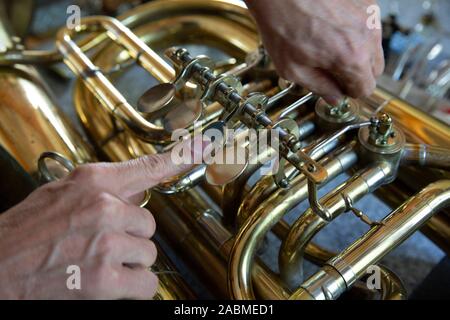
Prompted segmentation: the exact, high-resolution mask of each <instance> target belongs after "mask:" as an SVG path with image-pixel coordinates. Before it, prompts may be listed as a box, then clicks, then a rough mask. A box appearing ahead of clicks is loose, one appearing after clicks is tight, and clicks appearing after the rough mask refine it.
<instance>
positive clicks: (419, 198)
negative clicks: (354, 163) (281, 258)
mask: <svg viewBox="0 0 450 320" xmlns="http://www.w3.org/2000/svg"><path fill="white" fill-rule="evenodd" d="M449 205H450V180H441V181H438V182H435V183H432V184H430V185H429V186H428V187H426V188H424V189H423V190H422V191H420V192H419V193H418V194H417V195H415V196H413V197H411V198H410V199H409V200H408V201H407V202H405V203H404V204H403V205H402V206H400V207H399V208H398V209H397V210H394V211H393V212H392V213H391V214H389V215H388V216H387V217H386V218H384V219H383V221H382V223H381V224H380V225H378V226H375V227H373V228H372V229H370V230H369V231H368V232H367V233H366V234H365V235H364V236H362V237H361V238H360V239H358V240H357V241H355V242H354V243H353V244H352V245H351V246H349V247H348V248H347V249H345V250H344V251H343V252H342V253H340V254H339V255H338V256H336V257H335V258H333V259H332V260H330V261H329V262H328V263H327V265H326V266H324V267H323V268H322V269H321V270H320V271H319V272H317V273H316V274H315V275H313V276H312V277H311V278H310V279H308V280H307V281H306V282H305V283H304V284H303V285H302V286H301V287H300V288H299V289H298V290H297V291H296V292H295V293H294V294H293V295H292V296H291V299H297V298H302V297H304V296H305V295H306V296H308V297H309V298H313V299H337V298H338V297H339V296H340V295H341V294H342V293H343V292H345V291H346V290H347V289H348V288H350V287H351V286H352V285H353V284H354V283H355V282H356V281H357V280H358V279H359V278H361V277H362V276H363V275H364V274H365V273H366V272H367V268H368V267H370V266H372V265H374V264H376V263H377V262H378V261H379V260H380V259H382V258H383V257H384V256H385V255H387V254H388V253H389V252H391V251H392V250H394V249H395V248H396V247H398V246H399V245H400V244H402V243H403V242H404V241H405V240H406V239H408V237H409V236H411V234H413V233H414V232H416V231H417V230H418V229H419V228H420V227H421V226H422V225H424V224H425V223H426V222H427V220H428V219H430V218H431V217H432V216H433V215H434V214H435V213H437V212H438V211H439V210H441V209H443V208H446V207H448V206H449Z"/></svg>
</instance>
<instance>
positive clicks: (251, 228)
mask: <svg viewBox="0 0 450 320" xmlns="http://www.w3.org/2000/svg"><path fill="white" fill-rule="evenodd" d="M355 162H356V153H355V152H354V151H348V150H347V151H344V152H343V153H341V154H339V155H338V156H336V157H335V158H333V159H330V160H329V163H326V164H325V168H326V170H327V171H328V176H329V177H328V179H332V178H333V177H336V176H337V175H338V174H340V173H342V172H344V171H345V170H347V169H348V168H350V167H351V166H352V165H353V164H354V163H355ZM306 197H307V182H306V180H305V177H304V176H303V175H300V176H298V177H297V178H296V179H295V181H294V183H293V186H292V188H291V189H288V190H278V191H277V192H275V193H274V194H273V195H272V196H270V197H269V198H268V199H267V200H266V201H265V202H264V203H263V204H262V205H261V206H259V207H258V209H257V210H256V212H255V213H254V214H252V215H251V216H250V217H249V219H247V221H246V222H245V223H244V225H243V226H242V228H241V229H240V231H239V232H238V234H237V236H236V239H235V243H234V246H233V249H232V251H231V254H230V257H231V258H230V263H229V267H228V285H229V290H230V295H231V296H232V298H233V299H239V300H244V299H245V300H250V299H254V294H253V286H252V283H251V277H250V275H251V270H252V266H253V263H254V262H253V259H254V256H255V252H256V249H257V248H258V246H259V244H260V243H261V241H262V240H263V239H264V236H265V235H266V233H267V232H269V231H270V229H271V228H272V227H273V226H274V225H275V224H276V223H277V222H278V221H279V220H280V219H281V218H282V217H283V216H284V215H285V214H286V213H287V212H288V211H289V210H291V209H292V208H293V207H295V205H296V204H298V203H299V202H301V201H302V200H304V199H305V198H306Z"/></svg>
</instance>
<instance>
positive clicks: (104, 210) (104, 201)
mask: <svg viewBox="0 0 450 320" xmlns="http://www.w3.org/2000/svg"><path fill="white" fill-rule="evenodd" d="M92 206H93V209H94V210H95V211H96V212H97V213H98V214H102V215H104V214H112V213H113V212H114V211H115V210H113V209H114V208H115V207H116V206H117V200H116V198H115V197H114V196H113V195H112V194H109V193H107V192H103V191H102V192H98V193H95V194H94V195H93V199H92Z"/></svg>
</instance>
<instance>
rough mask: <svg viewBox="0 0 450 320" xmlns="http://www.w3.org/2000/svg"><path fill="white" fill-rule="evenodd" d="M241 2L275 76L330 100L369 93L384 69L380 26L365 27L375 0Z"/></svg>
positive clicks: (255, 0)
mask: <svg viewBox="0 0 450 320" xmlns="http://www.w3.org/2000/svg"><path fill="white" fill-rule="evenodd" d="M246 3H247V5H248V7H249V10H250V12H251V13H252V14H253V16H254V18H255V20H256V22H257V24H258V26H259V29H260V31H261V35H262V39H263V42H264V45H265V47H266V49H267V51H268V52H269V55H270V56H271V57H272V59H273V62H274V64H275V66H276V68H277V70H278V72H279V74H280V76H282V77H283V78H285V79H287V80H289V81H292V82H295V83H297V84H300V85H302V86H304V87H305V88H307V89H309V90H311V91H313V92H314V93H316V94H318V95H320V96H322V97H324V98H325V100H327V101H328V102H329V103H331V104H337V103H338V102H339V101H340V100H341V99H342V98H343V96H344V95H345V96H350V97H353V98H358V97H360V96H368V95H370V94H371V93H372V92H373V90H374V89H375V86H376V78H377V77H378V76H380V75H381V74H382V73H383V70H384V56H383V49H382V33H381V28H369V26H368V25H367V21H368V19H369V15H368V14H367V9H368V8H369V6H371V5H376V3H377V2H376V1H375V0H333V1H329V0H315V1H305V0H285V1H273V0H246ZM375 18H377V17H375ZM380 25H381V23H380ZM371 29H372V30H371Z"/></svg>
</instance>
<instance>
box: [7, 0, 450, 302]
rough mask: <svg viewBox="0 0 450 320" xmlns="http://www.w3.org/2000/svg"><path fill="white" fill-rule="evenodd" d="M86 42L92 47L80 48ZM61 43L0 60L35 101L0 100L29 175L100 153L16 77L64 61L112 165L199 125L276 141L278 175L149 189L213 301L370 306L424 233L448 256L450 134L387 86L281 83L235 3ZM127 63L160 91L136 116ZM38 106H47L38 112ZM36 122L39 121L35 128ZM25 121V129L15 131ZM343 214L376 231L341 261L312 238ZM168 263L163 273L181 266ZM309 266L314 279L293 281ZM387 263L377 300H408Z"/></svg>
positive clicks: (193, 174) (201, 178)
mask: <svg viewBox="0 0 450 320" xmlns="http://www.w3.org/2000/svg"><path fill="white" fill-rule="evenodd" d="M88 32H89V34H88V35H85V34H86V33H88ZM0 34H1V33H0ZM80 34H84V35H85V37H84V38H81V39H77V38H76V37H77V36H78V35H80ZM189 44H199V45H206V46H209V47H213V48H216V49H218V50H220V51H222V52H223V53H224V54H225V55H227V56H228V57H232V59H228V60H227V61H226V63H222V62H219V63H217V61H216V62H215V61H213V60H212V59H210V58H208V57H206V56H197V57H196V56H194V55H192V54H191V53H190V52H189V50H187V49H184V48H183V47H185V46H187V45H189ZM174 46H176V48H174ZM57 49H58V50H57V51H47V52H35V51H27V50H23V48H17V47H14V46H13V45H12V44H11V43H10V44H9V49H8V50H6V51H4V52H3V53H0V65H1V66H2V67H1V68H2V70H1V72H0V89H1V90H4V88H5V86H6V85H10V86H11V89H14V90H18V91H17V93H12V90H10V92H11V93H10V95H13V94H14V97H17V96H21V97H30V98H31V99H29V100H27V101H23V102H22V103H20V105H16V104H15V103H14V102H13V101H10V100H8V99H7V100H5V101H2V100H0V104H2V105H5V106H6V108H1V109H0V112H1V113H11V114H17V115H19V116H17V117H16V118H15V120H14V121H13V120H11V118H9V120H8V118H6V116H5V117H4V116H3V114H2V115H0V128H1V129H2V131H0V143H1V144H2V145H4V146H6V147H7V149H8V150H9V151H10V153H11V154H12V155H13V156H15V157H16V158H17V159H18V160H19V162H20V163H21V164H22V165H23V166H24V167H25V168H26V169H27V170H28V171H29V172H33V173H34V171H35V169H36V166H35V164H36V163H37V159H38V158H39V154H40V153H42V152H45V151H53V152H58V153H60V154H62V155H64V156H65V157H67V158H68V159H70V160H72V161H73V162H74V164H75V165H80V164H82V163H86V162H89V161H95V159H96V157H95V155H94V153H93V152H92V151H91V149H90V148H89V147H87V146H86V144H85V143H84V142H83V141H82V140H81V139H80V138H79V136H78V135H77V134H76V133H75V132H74V131H72V129H70V128H71V127H70V125H69V124H67V123H66V122H65V121H66V120H63V119H64V118H63V117H62V116H61V115H60V114H59V112H58V110H57V108H56V107H55V106H54V105H53V104H51V102H50V100H49V98H48V93H46V92H44V91H42V90H38V89H36V88H37V83H38V82H37V80H29V78H27V80H25V79H24V76H23V73H21V72H22V71H21V70H25V69H27V70H31V68H32V67H30V66H29V65H30V64H31V65H32V64H51V63H55V62H59V61H64V62H65V63H66V64H67V65H68V66H69V67H70V68H71V70H72V71H73V72H74V73H75V74H76V75H77V76H78V80H77V84H76V87H75V92H74V100H75V106H76V111H77V113H78V116H79V118H80V120H81V122H82V123H83V125H84V127H85V129H86V131H87V133H88V135H89V137H90V139H91V141H92V142H93V144H94V146H95V148H96V150H98V151H100V152H101V153H102V154H103V155H106V156H107V157H108V159H109V160H111V161H123V160H128V159H131V158H136V157H139V156H143V155H146V154H154V153H158V152H164V151H168V150H170V149H171V148H172V147H173V144H171V142H172V141H171V135H172V133H173V131H174V130H175V129H186V130H187V131H189V132H193V131H195V127H196V126H198V125H203V126H204V127H215V128H216V127H219V128H220V129H221V130H224V129H225V128H235V127H239V128H241V129H242V130H244V131H245V130H250V129H262V128H266V129H270V130H275V131H276V132H277V134H278V135H279V139H278V142H279V144H280V150H281V152H280V155H281V158H280V164H281V165H280V168H279V170H278V171H277V172H276V174H275V175H273V176H262V177H259V178H258V180H257V182H256V183H252V184H250V182H249V180H250V178H251V177H254V176H255V173H257V171H258V169H260V168H261V166H262V164H261V163H257V164H248V163H247V164H245V165H242V166H240V167H238V168H236V167H231V166H228V165H223V166H220V167H219V166H214V165H199V166H197V167H196V168H195V169H193V170H192V171H190V172H187V173H186V174H185V175H184V176H180V177H175V178H174V179H173V180H171V181H168V182H167V183H165V184H163V185H161V186H159V187H158V188H156V189H155V190H153V191H152V197H151V200H150V202H149V204H148V206H149V208H150V209H151V211H152V212H153V213H154V214H155V218H156V220H157V223H158V230H159V231H160V232H161V234H162V236H163V238H165V239H166V241H167V242H168V243H169V244H170V245H171V247H172V250H173V251H174V252H175V254H176V255H179V256H180V257H181V258H182V259H183V260H186V261H187V263H188V265H189V266H190V267H191V268H190V269H192V270H193V272H195V273H196V274H197V275H198V276H199V277H200V278H201V279H202V282H203V284H204V285H205V286H207V287H209V289H210V290H211V292H213V293H214V295H215V296H217V297H221V298H233V299H255V298H258V299H337V298H339V297H340V296H341V295H342V294H343V293H345V292H346V291H349V290H351V291H352V292H355V293H356V294H357V295H360V296H365V297H366V296H368V295H371V294H372V293H371V292H370V290H369V289H367V288H365V287H364V286H361V282H360V280H361V279H362V278H364V276H365V275H366V270H367V269H368V268H369V267H371V266H374V265H376V264H377V263H378V262H379V261H380V259H382V258H383V257H384V256H385V255H386V254H388V253H389V252H390V251H392V250H393V249H394V248H396V247H397V246H398V245H400V244H401V243H402V242H403V241H405V240H406V239H407V238H408V237H409V236H410V235H411V234H413V233H415V232H417V231H419V230H421V231H422V232H424V233H425V234H426V235H427V236H428V237H429V238H430V239H432V240H433V241H434V242H435V243H436V244H437V245H438V246H439V247H440V248H442V250H444V251H445V252H446V253H450V217H449V213H448V206H449V204H450V203H449V201H450V176H449V173H448V170H449V169H450V149H448V148H449V146H450V128H449V127H448V126H446V125H445V124H443V123H441V122H439V121H438V120H435V119H433V118H431V117H430V116H429V115H427V114H425V113H423V112H421V111H418V110H417V109H415V108H414V107H412V106H410V105H408V104H407V103H405V102H403V101H402V100H399V99H397V98H395V97H393V96H391V95H389V94H388V93H386V92H384V91H383V90H381V89H377V90H376V92H375V93H374V94H373V96H371V97H369V98H367V99H361V100H352V99H348V100H345V101H343V102H342V103H341V104H339V105H336V106H330V105H328V104H327V103H325V102H324V100H323V99H321V98H320V97H317V96H315V95H314V94H313V93H309V92H306V91H304V90H303V89H302V88H299V87H298V86H296V85H294V84H291V83H288V82H287V81H284V80H283V79H279V77H278V76H277V74H276V71H275V70H274V68H273V66H272V64H271V63H270V58H269V57H268V56H267V54H266V53H265V51H264V49H263V48H262V47H261V46H260V40H259V37H258V33H257V29H256V26H255V25H254V22H253V20H252V19H251V17H250V16H249V14H248V12H247V10H246V8H245V7H244V5H243V4H242V3H241V2H238V1H234V0H157V1H152V2H150V3H146V4H144V5H141V6H138V7H136V8H134V9H132V10H130V11H128V12H127V13H126V14H125V15H123V16H120V17H118V19H117V20H116V19H113V18H110V17H89V18H85V19H82V21H81V24H80V25H79V26H77V27H76V28H74V29H67V28H63V29H62V30H61V31H60V32H59V33H58V36H57ZM91 52H93V53H91ZM163 52H165V55H166V59H164V58H163ZM130 62H135V63H137V64H138V65H139V66H140V67H142V68H143V69H145V70H146V71H148V72H149V73H150V74H151V76H152V77H153V80H152V81H153V82H154V83H155V85H154V87H152V88H151V89H150V90H149V91H147V92H146V93H145V94H144V95H143V96H142V97H141V99H140V100H139V101H138V102H137V107H136V106H133V105H136V103H131V102H130V100H129V99H127V98H125V96H124V94H123V93H121V92H120V91H119V89H118V87H119V85H118V83H119V82H120V79H121V77H124V75H125V74H126V73H127V70H128V69H129V68H130V65H131V63H130ZM13 65H14V66H13ZM8 72H10V73H11V75H9V73H8ZM8 77H12V78H8ZM2 79H3V80H2ZM9 79H18V80H14V81H12V80H9ZM158 82H159V84H157V83H158ZM24 87H26V90H27V92H28V93H27V94H26V95H24V93H23V92H24V91H23V90H25V89H24ZM30 88H34V89H33V90H34V91H33V93H29V92H30V91H29V90H30ZM21 90H22V91H21ZM259 92H261V93H259ZM1 97H2V98H4V97H5V95H1ZM37 99H39V102H42V105H40V106H38V107H37V108H36V107H34V106H35V104H36V101H37ZM19 108H21V109H19ZM30 112H34V113H35V114H34V116H33V121H30V122H27V119H28V120H29V118H28V115H29V113H30ZM180 114H181V116H180ZM6 115H8V114H6ZM177 116H178V117H177ZM180 118H181V119H180ZM44 119H45V120H46V121H44ZM63 121H64V122H63ZM63 123H64V124H63ZM22 127H23V128H28V129H30V130H31V131H30V132H32V133H31V134H30V133H28V132H17V131H16V130H15V129H16V128H22ZM5 128H6V129H5ZM8 130H9V131H8ZM34 132H38V133H42V134H41V135H39V136H38V137H34V136H33V133H34ZM26 139H29V140H26ZM31 139H33V142H31ZM27 143H28V145H27ZM31 145H33V147H32V148H31V147H30V146H31ZM22 146H23V147H24V149H25V151H24V150H22V149H21V147H22ZM247 148H248V146H247ZM31 151H32V152H31ZM418 168H420V170H418ZM344 172H348V173H350V174H351V178H350V179H348V180H347V181H346V182H344V183H343V184H341V185H340V186H338V187H337V188H336V189H335V190H333V191H332V192H331V193H329V194H327V195H325V196H324V197H322V198H319V196H318V189H319V188H321V187H322V186H324V185H325V184H328V183H330V182H332V181H333V180H334V179H335V178H336V177H337V176H338V175H340V174H341V173H344ZM370 193H377V195H379V196H380V197H382V198H383V199H384V200H385V201H386V203H388V204H389V205H390V206H391V207H392V208H393V211H392V213H391V214H389V215H388V216H387V217H386V218H385V219H383V220H382V221H379V222H377V221H372V220H371V219H370V218H369V216H368V215H367V214H366V213H363V212H361V211H360V210H358V209H357V202H358V201H359V200H361V199H362V198H364V197H365V196H367V195H368V194H370ZM303 201H308V202H309V204H310V208H309V209H308V210H307V211H306V212H304V213H303V214H302V215H300V216H299V218H298V220H297V221H296V222H295V223H294V224H293V225H292V226H290V225H288V224H287V223H286V222H285V221H284V220H283V217H284V216H285V215H286V214H287V213H288V212H290V211H291V210H293V209H294V208H295V207H296V206H297V205H298V204H299V203H301V202H303ZM346 212H351V213H353V214H354V216H355V219H360V220H361V223H365V224H367V225H368V226H369V228H370V230H369V231H368V232H367V233H366V234H364V235H362V236H361V238H360V239H358V240H357V241H355V242H354V243H353V244H352V245H351V246H349V247H348V248H347V249H346V250H344V251H342V252H340V253H335V252H330V251H328V250H326V249H325V248H322V247H320V246H318V245H316V244H314V243H313V242H312V238H313V237H314V236H315V235H316V234H317V233H318V232H319V231H321V230H322V229H323V228H324V227H325V226H327V225H328V224H331V223H333V220H334V219H336V218H337V217H338V216H340V215H342V214H343V213H346ZM269 232H274V233H275V235H276V236H277V237H278V238H279V239H280V240H281V241H282V245H281V248H280V252H279V257H278V260H279V269H280V272H279V274H277V273H276V272H274V271H273V270H271V269H270V268H269V266H267V265H266V264H265V263H264V262H263V261H262V260H261V259H260V258H258V255H257V252H258V250H259V249H260V248H261V246H262V245H263V242H264V239H265V237H266V236H267V234H268V233H269ZM160 252H161V253H162V251H161V250H160ZM161 257H162V258H161V259H160V261H159V262H158V264H157V268H159V269H160V270H174V267H173V266H172V264H171V263H170V262H169V261H166V257H165V255H163V254H162V255H161ZM305 259H306V260H309V261H311V262H313V263H315V264H317V265H319V266H321V269H320V271H318V272H317V273H316V274H315V275H313V276H312V277H310V278H308V279H303V278H302V277H300V278H301V279H300V280H299V277H298V276H299V275H302V270H303V261H304V260H305ZM379 268H380V274H381V288H380V289H379V292H377V294H376V296H377V297H378V298H381V299H405V298H406V297H407V293H406V292H405V288H404V286H403V285H402V283H401V281H400V280H399V279H398V277H397V276H396V275H395V274H394V273H393V272H392V271H391V270H389V269H387V268H385V267H382V266H380V267H379ZM160 283H161V289H160V290H159V298H162V299H176V298H178V299H188V298H192V297H193V295H192V293H191V290H190V289H189V288H188V287H187V286H186V284H185V283H184V281H183V280H182V279H180V276H179V275H178V274H176V273H170V272H169V273H163V276H161V277H160ZM372 296H373V294H372Z"/></svg>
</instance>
